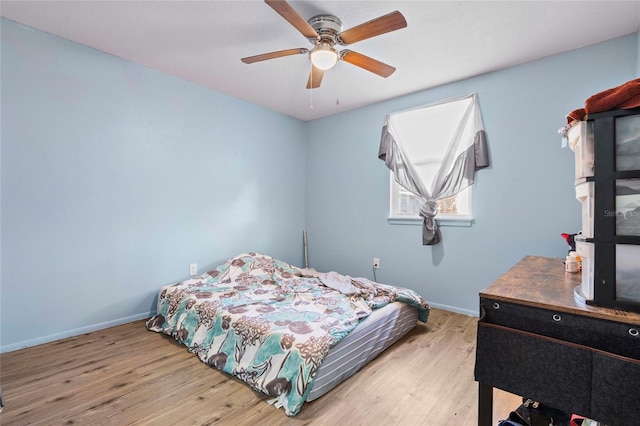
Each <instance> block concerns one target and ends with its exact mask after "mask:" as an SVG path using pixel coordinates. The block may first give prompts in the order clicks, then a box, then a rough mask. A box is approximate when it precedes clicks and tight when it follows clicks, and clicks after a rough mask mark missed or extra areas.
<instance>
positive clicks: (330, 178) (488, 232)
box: [306, 34, 638, 314]
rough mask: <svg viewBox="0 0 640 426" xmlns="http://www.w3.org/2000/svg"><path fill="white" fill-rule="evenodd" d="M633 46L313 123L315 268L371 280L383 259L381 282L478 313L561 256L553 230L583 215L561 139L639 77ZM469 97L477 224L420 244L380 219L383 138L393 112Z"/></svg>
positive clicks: (570, 56)
mask: <svg viewBox="0 0 640 426" xmlns="http://www.w3.org/2000/svg"><path fill="white" fill-rule="evenodd" d="M637 43H638V39H637V36H636V35H635V34H633V35H630V36H626V37H623V38H620V39H616V40H613V41H609V42H606V43H602V44H598V45H594V46H591V47H588V48H584V49H580V50H575V51H571V52H568V53H564V54H560V55H556V56H553V57H548V58H546V59H542V60H538V61H535V62H531V63H527V64H524V65H520V66H516V67H513V68H509V69H506V70H502V71H498V72H492V73H489V74H485V75H481V76H478V77H474V78H470V79H468V80H464V81H460V82H457V83H453V84H448V85H445V86H440V87H437V88H434V89H430V90H425V91H423V92H419V93H415V94H411V95H408V96H403V97H400V98H397V99H394V100H390V101H386V102H382V103H379V104H376V105H373V106H369V107H366V108H361V109H358V110H355V111H352V112H348V113H344V114H340V115H338V116H333V117H329V118H326V119H322V120H316V121H313V122H311V123H309V124H308V126H307V132H308V147H307V193H308V194H309V196H308V197H307V209H306V218H307V219H306V224H307V226H306V227H307V232H308V240H309V257H310V263H311V266H313V267H315V268H316V269H318V270H327V269H333V270H337V271H339V272H342V273H344V274H349V275H352V276H364V277H368V278H373V275H372V269H371V265H372V259H373V257H379V258H380V259H381V267H380V269H379V270H378V271H377V278H378V280H379V281H381V282H386V283H388V284H396V285H402V286H406V287H410V288H413V289H415V290H417V291H418V292H420V293H421V294H422V295H423V296H424V297H425V298H426V299H427V300H429V301H430V302H431V303H432V304H433V306H439V307H445V308H448V309H452V310H454V311H459V312H466V313H469V314H476V313H477V306H478V292H479V291H480V290H481V289H483V288H484V287H486V286H487V285H488V284H490V283H491V282H492V281H493V280H494V279H496V278H497V277H498V276H499V275H501V274H502V273H503V272H505V271H506V270H507V269H509V268H510V267H511V266H512V265H513V264H514V263H516V262H517V261H518V260H520V259H521V258H522V257H524V256H525V255H541V256H553V257H560V256H564V255H566V252H567V249H568V246H567V245H566V243H565V242H564V240H562V238H561V237H560V233H562V232H576V231H578V230H579V228H580V220H581V214H580V205H579V203H578V202H577V201H576V200H575V193H574V188H573V181H574V159H573V152H571V151H570V150H569V149H568V148H567V149H562V148H561V138H560V136H559V135H558V133H557V131H558V129H559V128H560V127H562V126H563V125H565V124H566V121H565V115H566V114H567V113H568V112H570V111H571V110H573V109H575V108H578V107H581V106H583V104H584V100H585V99H586V98H587V97H589V96H591V95H592V94H594V93H597V92H599V91H601V90H604V89H608V88H610V87H614V86H617V85H619V84H622V83H624V82H626V81H628V80H630V79H632V78H634V75H635V71H636V56H637V52H638V50H637ZM434 66H437V64H434ZM424 72H425V73H428V72H429V70H428V69H425V70H424ZM471 92H477V93H478V96H479V101H480V107H481V109H482V114H483V118H484V124H485V127H486V130H487V134H488V143H489V149H490V155H491V161H492V166H491V167H490V168H488V169H485V170H481V171H480V172H479V173H478V175H477V177H478V179H477V182H476V185H475V186H474V188H473V209H474V216H475V223H474V224H473V226H472V227H470V228H456V227H445V228H442V234H443V242H442V243H441V244H440V245H438V246H434V247H424V246H422V245H421V230H420V228H419V226H408V225H389V224H388V223H387V215H388V209H389V207H388V206H389V201H388V191H389V172H388V170H387V169H386V167H385V166H384V163H383V162H382V161H380V160H378V159H377V153H378V144H379V141H380V130H381V128H382V125H383V122H384V117H385V115H386V114H388V113H391V112H395V111H400V110H404V109H407V108H412V107H416V106H419V105H423V104H428V103H430V102H433V101H437V100H441V99H446V98H450V97H454V96H459V95H464V94H467V93H471ZM532 285H535V283H532Z"/></svg>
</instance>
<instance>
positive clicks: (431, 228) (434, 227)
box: [420, 199, 441, 246]
mask: <svg viewBox="0 0 640 426" xmlns="http://www.w3.org/2000/svg"><path fill="white" fill-rule="evenodd" d="M436 205H437V204H436V200H434V199H430V200H427V201H425V203H424V204H423V205H422V207H421V208H420V216H421V217H422V219H423V220H422V245H425V246H431V245H434V244H438V243H439V242H440V239H441V234H440V229H438V224H437V223H436V219H435V216H436V213H438V212H437V210H436Z"/></svg>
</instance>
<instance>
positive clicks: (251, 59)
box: [240, 47, 309, 64]
mask: <svg viewBox="0 0 640 426" xmlns="http://www.w3.org/2000/svg"><path fill="white" fill-rule="evenodd" d="M308 51H309V49H305V48H303V47H300V48H297V49H287V50H278V51H277V52H270V53H263V54H262V55H255V56H248V57H246V58H242V59H240V60H241V61H242V62H244V63H245V64H252V63H254V62H260V61H266V60H267V59H275V58H281V57H283V56H290V55H298V54H300V53H307V52H308Z"/></svg>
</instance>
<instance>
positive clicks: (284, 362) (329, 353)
mask: <svg viewBox="0 0 640 426" xmlns="http://www.w3.org/2000/svg"><path fill="white" fill-rule="evenodd" d="M317 275H318V276H307V275H304V274H303V273H302V270H300V269H299V268H296V267H294V266H292V265H290V264H288V263H286V262H283V261H280V260H278V259H274V258H272V257H269V256H267V255H264V254H260V253H243V254H240V255H238V256H236V257H234V258H231V259H229V260H227V261H226V262H224V263H223V264H221V265H219V266H217V267H216V268H214V269H212V270H211V271H209V272H207V273H205V274H202V275H200V276H197V277H194V278H191V279H189V280H186V281H183V282H179V283H176V284H173V285H168V286H164V287H162V288H161V289H160V293H159V295H158V305H157V313H156V315H154V316H153V317H152V318H151V319H149V320H148V321H147V328H148V329H149V330H152V331H155V332H159V333H164V334H168V335H171V336H173V337H174V338H175V339H176V340H178V341H179V342H181V343H183V344H184V345H185V346H186V347H187V348H188V349H189V351H191V352H193V353H194V354H195V355H196V356H198V358H199V359H200V360H201V361H203V362H205V363H207V364H209V365H211V366H213V367H215V368H217V369H219V370H221V371H224V372H225V373H228V374H231V375H233V376H235V377H236V378H238V379H240V380H242V381H244V382H245V383H247V384H248V385H249V386H251V387H252V388H253V389H254V390H256V391H259V392H262V393H264V394H267V395H269V396H270V397H271V399H268V400H267V401H266V402H268V403H270V404H273V405H274V406H276V407H278V408H283V409H284V411H285V414H286V415H288V416H295V415H296V414H297V413H298V411H299V410H300V408H301V407H302V405H303V404H304V402H305V401H307V400H311V399H315V398H317V397H319V396H320V395H322V394H324V393H325V392H327V391H328V390H330V389H331V388H333V387H334V386H336V385H337V384H338V383H340V382H341V381H342V380H344V379H345V378H347V377H349V376H351V375H352V374H354V373H355V372H356V371H358V369H360V368H361V367H362V366H363V365H364V364H366V362H368V361H369V360H371V359H373V358H374V357H375V356H376V355H377V354H378V353H379V352H381V351H382V350H384V349H385V348H386V347H387V346H389V345H390V344H391V343H393V341H395V340H397V339H398V338H399V337H400V336H402V335H403V334H404V333H406V332H407V331H408V330H409V329H410V328H412V327H413V326H415V325H416V324H417V321H418V320H419V321H422V322H426V321H427V319H428V315H429V306H428V304H427V303H426V301H425V300H424V299H423V298H422V297H421V296H420V295H419V294H417V293H416V292H414V291H412V290H410V289H406V288H402V287H395V286H389V285H385V284H380V283H376V282H372V281H369V280H366V279H364V278H351V277H349V276H343V275H340V274H338V273H336V272H329V273H324V274H317ZM396 302H399V303H396ZM403 305H407V306H413V307H415V309H414V310H408V311H407V312H411V313H412V315H413V316H410V317H408V318H407V317H405V313H404V312H405V308H400V306H403ZM407 315H408V314H407ZM405 322H406V324H405ZM396 325H399V328H398V330H396V328H397V327H396ZM405 328H406V329H405ZM355 330H358V332H356V333H355V334H353V333H352V332H354V331H355ZM352 334H353V335H352ZM370 351H373V352H371V353H370ZM319 372H322V374H321V375H320V377H319V379H320V380H319V381H318V384H317V385H316V381H317V379H318V373H319ZM314 389H315V390H314ZM312 390H313V393H312ZM310 395H311V398H310V399H308V398H309V397H310Z"/></svg>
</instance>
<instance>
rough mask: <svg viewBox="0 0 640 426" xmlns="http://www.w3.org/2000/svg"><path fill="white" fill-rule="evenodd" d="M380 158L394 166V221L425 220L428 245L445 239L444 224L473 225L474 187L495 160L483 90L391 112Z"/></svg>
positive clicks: (386, 125)
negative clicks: (490, 152) (490, 148)
mask: <svg viewBox="0 0 640 426" xmlns="http://www.w3.org/2000/svg"><path fill="white" fill-rule="evenodd" d="M378 158H379V159H381V160H382V161H384V163H385V165H386V166H387V167H388V168H389V169H390V170H391V172H392V181H391V185H390V188H391V196H390V199H391V202H390V205H391V214H390V218H389V222H390V223H413V222H415V221H416V219H417V220H418V223H420V222H422V224H423V227H422V243H423V244H424V245H433V244H438V243H439V242H440V240H441V238H442V235H441V233H440V232H439V230H438V225H443V224H447V225H453V224H456V221H457V220H461V219H462V220H464V223H457V224H458V225H459V226H460V225H463V226H469V225H471V220H472V217H471V191H470V189H469V187H470V186H471V185H473V182H474V180H475V173H476V171H477V170H479V169H482V168H485V167H487V166H488V165H489V158H488V153H487V145H486V134H485V131H484V126H483V124H482V116H481V114H480V109H479V106H478V102H477V95H476V94H475V93H472V94H470V95H466V96H461V97H459V98H455V99H448V100H445V101H441V102H436V103H434V104H430V105H426V106H422V107H419V108H415V109H412V110H408V111H401V112H397V113H394V114H390V115H388V116H387V117H386V118H385V125H384V127H383V128H382V137H381V139H380V149H379V151H378ZM414 194H419V196H416V195H414ZM418 212H419V213H420V216H417V215H416V213H418ZM421 219H422V220H421Z"/></svg>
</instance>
